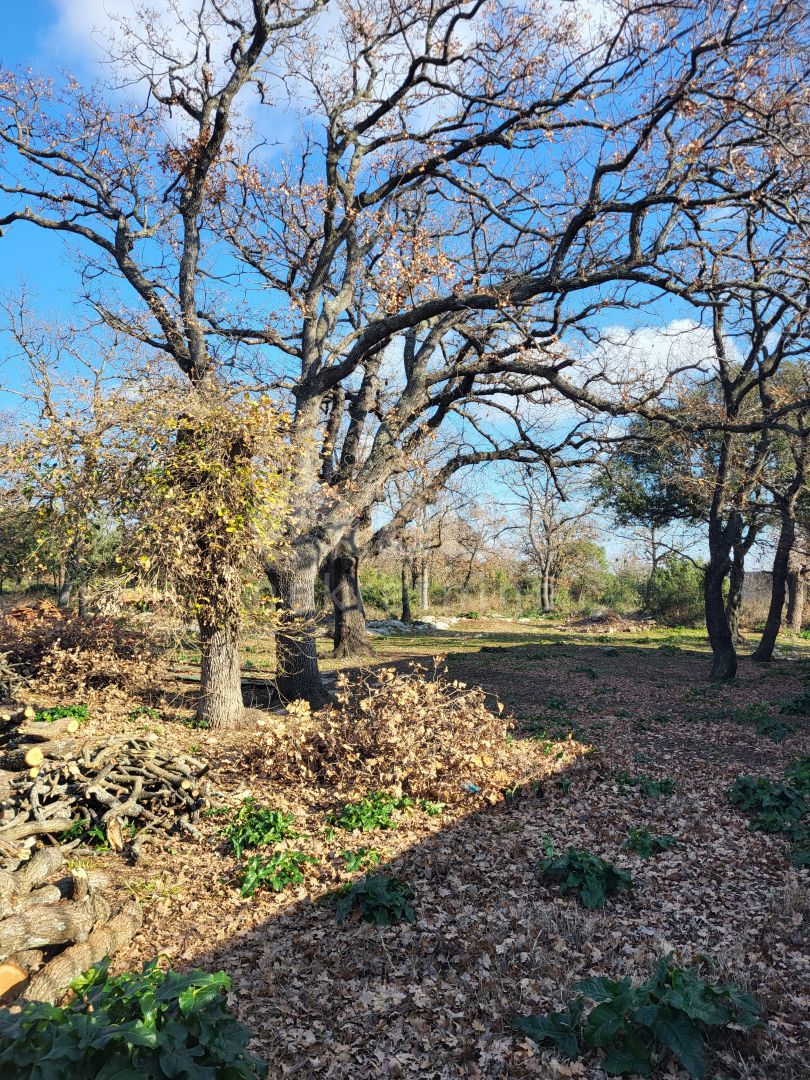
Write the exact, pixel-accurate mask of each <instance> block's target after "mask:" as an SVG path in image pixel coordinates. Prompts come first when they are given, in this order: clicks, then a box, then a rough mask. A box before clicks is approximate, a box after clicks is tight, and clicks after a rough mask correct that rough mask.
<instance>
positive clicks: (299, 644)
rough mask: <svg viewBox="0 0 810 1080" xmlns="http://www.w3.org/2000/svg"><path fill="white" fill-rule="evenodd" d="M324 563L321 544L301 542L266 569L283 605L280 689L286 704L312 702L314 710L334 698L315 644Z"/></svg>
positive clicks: (279, 638)
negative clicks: (318, 584)
mask: <svg viewBox="0 0 810 1080" xmlns="http://www.w3.org/2000/svg"><path fill="white" fill-rule="evenodd" d="M320 562H321V557H320V552H319V550H318V545H317V544H316V543H314V542H307V541H301V542H299V543H297V544H294V545H293V546H292V550H291V551H290V553H289V554H288V555H287V556H286V558H285V559H284V560H283V561H281V562H278V563H273V564H270V565H268V566H267V567H266V572H267V576H268V578H269V580H270V583H271V585H272V587H273V591H274V592H275V594H276V596H277V597H278V599H279V601H280V602H281V612H280V614H281V619H282V622H281V625H280V627H279V629H278V631H277V633H276V689H277V690H278V695H279V697H280V698H281V700H282V701H301V700H303V701H308V702H309V704H310V705H311V706H312V708H313V709H319V708H321V706H323V705H326V704H327V703H328V702H329V700H330V698H329V694H328V693H327V691H326V688H325V687H324V685H323V680H322V679H321V673H320V670H319V668H318V648H317V644H316V641H315V633H314V627H315V614H316V611H315V580H316V578H317V576H318V566H319V564H320Z"/></svg>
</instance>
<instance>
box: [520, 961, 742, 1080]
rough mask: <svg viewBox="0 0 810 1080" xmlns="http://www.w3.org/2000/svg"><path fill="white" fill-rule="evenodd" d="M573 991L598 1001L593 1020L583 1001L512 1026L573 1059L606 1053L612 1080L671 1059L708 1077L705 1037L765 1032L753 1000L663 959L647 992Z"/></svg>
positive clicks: (604, 984)
mask: <svg viewBox="0 0 810 1080" xmlns="http://www.w3.org/2000/svg"><path fill="white" fill-rule="evenodd" d="M574 989H575V990H578V991H579V992H580V995H584V997H585V998H588V999H590V1000H591V1001H593V1002H596V1004H595V1006H594V1007H593V1008H591V1009H590V1010H589V1011H588V1012H587V1015H586V1013H585V1002H584V1000H583V996H578V997H576V998H575V999H574V1000H573V1001H571V1002H569V1004H568V1006H567V1007H566V1009H565V1010H563V1011H562V1012H553V1013H548V1014H547V1015H545V1016H521V1017H517V1018H515V1020H514V1021H513V1026H514V1027H515V1028H517V1030H518V1031H522V1032H524V1034H526V1035H528V1036H529V1038H531V1039H533V1040H534V1041H535V1042H537V1043H550V1044H552V1045H554V1046H556V1047H557V1049H559V1050H561V1051H562V1053H564V1054H565V1055H566V1056H567V1057H569V1058H575V1057H577V1056H578V1055H579V1053H580V1048H581V1047H584V1048H594V1049H597V1048H598V1049H600V1050H602V1051H603V1052H604V1054H605V1056H604V1058H603V1059H602V1061H601V1062H600V1064H601V1066H602V1068H603V1069H604V1071H605V1072H606V1073H608V1075H610V1076H624V1075H627V1074H629V1073H635V1074H639V1075H641V1076H649V1075H650V1073H651V1072H652V1070H653V1065H654V1062H655V1061H656V1059H657V1058H660V1057H661V1056H662V1054H664V1053H666V1052H669V1053H671V1054H672V1056H673V1057H674V1058H675V1059H676V1060H677V1061H678V1063H679V1064H680V1065H681V1066H682V1067H683V1068H684V1069H686V1071H687V1072H688V1073H689V1075H690V1076H692V1077H695V1078H697V1080H702V1077H703V1076H705V1073H706V1061H705V1046H704V1032H705V1031H707V1030H710V1029H712V1028H724V1027H727V1026H728V1025H729V1024H734V1025H736V1026H737V1027H741V1028H745V1029H746V1030H751V1029H753V1028H758V1027H762V1026H763V1022H762V1018H761V1013H760V1007H759V1004H758V1002H757V1001H756V999H755V998H753V997H751V996H750V995H748V994H744V993H742V991H741V990H740V989H739V987H737V986H735V985H733V984H727V985H721V986H713V985H711V984H710V983H708V982H706V981H705V980H704V979H702V978H701V977H700V975H699V974H698V973H697V972H696V971H693V970H690V969H688V968H681V967H677V966H676V965H675V964H674V963H673V962H672V957H671V956H666V957H664V958H663V959H662V960H661V961H660V962H659V964H658V967H657V968H656V971H655V974H654V975H653V977H652V978H651V979H649V980H648V981H647V982H645V983H643V984H642V985H641V986H636V987H634V986H633V985H632V983H631V981H630V979H622V980H621V981H618V982H614V981H611V980H610V979H605V978H592V979H586V980H585V981H584V982H581V983H577V984H576V985H575V987H574Z"/></svg>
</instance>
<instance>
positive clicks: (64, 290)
mask: <svg viewBox="0 0 810 1080" xmlns="http://www.w3.org/2000/svg"><path fill="white" fill-rule="evenodd" d="M87 7H88V8H90V7H93V3H92V0H88V3H87ZM64 10H65V0H61V2H57V0H54V2H50V0H5V3H4V4H3V29H4V34H3V37H2V42H1V43H0V62H2V64H4V65H6V66H14V67H17V66H20V67H26V66H30V67H32V68H35V69H36V70H38V71H42V72H49V71H53V72H55V71H56V70H57V69H58V68H60V67H69V68H70V69H71V70H72V71H74V72H76V73H77V74H79V75H85V76H87V77H90V76H91V74H92V68H91V64H90V62H89V61H88V56H87V54H86V53H85V52H84V49H83V48H82V45H81V41H80V40H76V39H75V38H74V37H73V35H72V34H67V33H65V32H64V25H63V16H64ZM21 281H25V283H26V285H27V286H28V287H29V288H30V289H31V290H32V291H33V292H34V293H35V295H36V296H37V297H38V299H39V300H40V301H41V302H42V304H43V305H44V306H45V307H47V308H48V309H51V310H54V311H58V310H69V309H70V307H71V306H72V302H73V295H74V290H75V277H74V275H73V272H72V271H71V270H70V268H69V267H68V259H67V252H66V249H65V244H64V241H63V240H60V238H59V237H56V236H49V235H47V234H44V233H41V232H39V231H38V230H35V229H32V228H28V229H26V228H24V227H22V228H20V227H18V226H15V227H14V228H13V229H7V230H6V231H5V234H4V235H3V236H2V237H0V292H2V293H8V292H14V291H16V290H17V289H18V287H19V285H20V283H21Z"/></svg>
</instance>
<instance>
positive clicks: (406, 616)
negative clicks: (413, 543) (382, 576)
mask: <svg viewBox="0 0 810 1080" xmlns="http://www.w3.org/2000/svg"><path fill="white" fill-rule="evenodd" d="M402 621H403V622H407V623H409V622H413V615H412V614H411V590H410V588H409V586H408V564H407V563H405V562H403V564H402Z"/></svg>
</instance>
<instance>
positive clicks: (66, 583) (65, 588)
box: [56, 570, 73, 611]
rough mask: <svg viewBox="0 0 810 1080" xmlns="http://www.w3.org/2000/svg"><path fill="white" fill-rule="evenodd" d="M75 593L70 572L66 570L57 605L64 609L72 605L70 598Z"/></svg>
mask: <svg viewBox="0 0 810 1080" xmlns="http://www.w3.org/2000/svg"><path fill="white" fill-rule="evenodd" d="M72 595H73V582H72V581H71V580H70V574H69V572H68V571H67V570H65V576H64V577H63V578H62V585H61V587H60V589H59V599H58V600H57V602H56V603H57V606H58V607H60V608H61V609H62V610H63V611H64V610H65V609H66V608H69V607H70V598H71V596H72Z"/></svg>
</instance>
